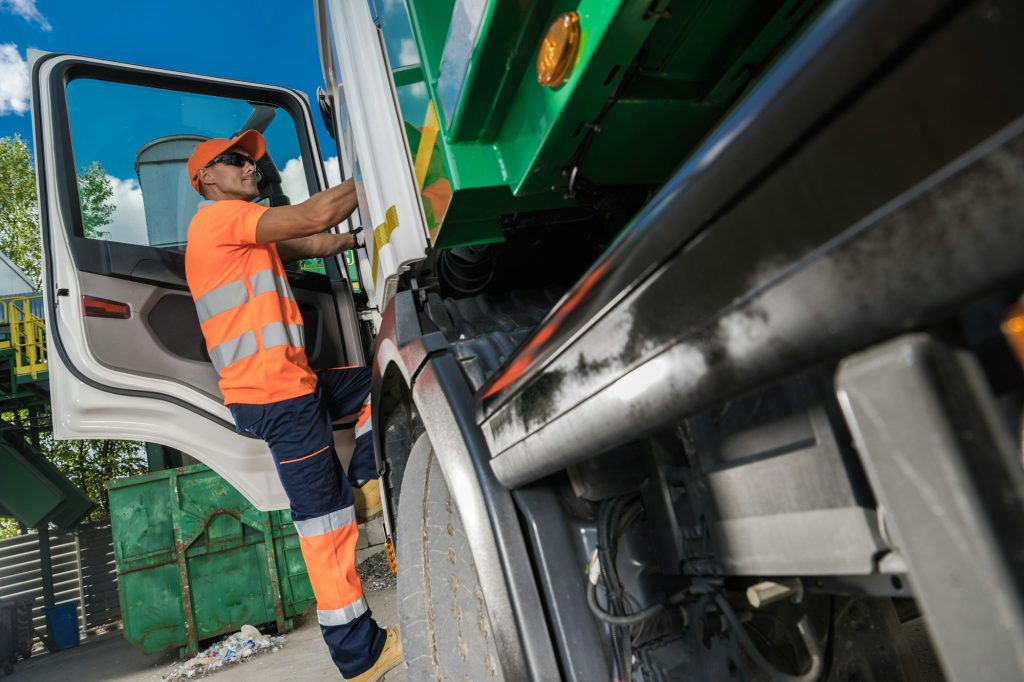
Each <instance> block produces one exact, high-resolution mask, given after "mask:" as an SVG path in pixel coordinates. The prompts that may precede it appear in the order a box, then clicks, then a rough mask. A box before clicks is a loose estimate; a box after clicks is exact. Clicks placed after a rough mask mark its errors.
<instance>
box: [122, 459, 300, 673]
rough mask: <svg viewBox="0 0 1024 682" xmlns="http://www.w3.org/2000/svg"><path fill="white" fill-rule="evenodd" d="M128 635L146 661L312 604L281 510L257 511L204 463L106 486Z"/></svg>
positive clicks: (286, 623) (281, 621)
mask: <svg viewBox="0 0 1024 682" xmlns="http://www.w3.org/2000/svg"><path fill="white" fill-rule="evenodd" d="M107 489H108V491H109V493H110V523H111V528H112V531H113V536H114V559H115V562H116V564H117V576H118V581H119V583H120V586H119V592H120V597H121V619H122V622H123V627H124V636H125V639H127V640H128V641H129V642H131V643H132V644H133V645H135V646H136V647H137V648H139V649H141V650H142V651H143V652H145V653H153V652H157V651H163V650H165V649H167V648H169V647H173V646H181V647H185V648H186V650H187V651H188V652H189V653H195V652H196V651H198V648H199V641H200V640H202V639H205V638H207V637H215V636H217V635H222V634H225V633H228V632H233V631H235V630H238V629H239V628H240V627H241V626H242V625H244V624H246V623H249V624H251V625H259V624H262V623H271V622H276V623H277V626H278V629H279V630H280V631H281V632H284V631H285V630H288V629H290V627H291V620H290V619H291V617H292V616H295V615H297V614H299V613H302V612H303V611H305V610H306V608H307V607H308V606H309V605H310V604H312V603H313V601H314V598H313V590H312V588H311V587H310V585H309V577H308V576H307V574H306V565H305V563H304V562H303V561H302V555H301V553H300V551H299V538H298V535H297V534H296V532H295V527H294V526H293V525H292V522H291V520H290V518H289V515H288V512H287V511H275V512H261V511H258V510H257V509H256V508H255V507H253V506H252V505H251V504H249V502H248V501H246V499H245V498H244V497H243V496H242V495H241V493H239V492H238V491H237V490H235V489H234V488H233V487H231V485H229V484H228V483H227V481H225V480H224V479H223V478H221V477H220V476H218V475H217V474H216V473H214V472H213V471H211V470H210V469H209V468H207V467H206V466H204V465H202V464H196V465H192V466H186V467H180V468H178V469H169V470H166V471H157V472H154V473H151V474H144V475H142V476H134V477H132V478H126V479H121V480H118V481H112V482H111V483H109V484H108V485H107Z"/></svg>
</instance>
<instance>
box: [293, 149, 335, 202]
mask: <svg viewBox="0 0 1024 682" xmlns="http://www.w3.org/2000/svg"><path fill="white" fill-rule="evenodd" d="M324 168H325V169H326V171H327V186H328V187H334V186H335V185H339V184H341V171H339V170H338V157H337V156H332V157H331V158H329V159H324ZM281 189H283V190H284V193H285V194H287V195H288V199H289V200H290V201H291V202H292V204H297V203H299V202H300V201H305V200H306V199H308V198H309V190H308V189H306V175H305V172H304V171H303V166H302V160H301V159H298V158H295V159H288V163H286V164H285V165H284V168H282V169H281Z"/></svg>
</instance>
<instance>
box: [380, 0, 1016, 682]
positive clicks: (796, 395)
mask: <svg viewBox="0 0 1024 682" xmlns="http://www.w3.org/2000/svg"><path fill="white" fill-rule="evenodd" d="M1022 37H1024V8H1022V7H1021V6H1020V5H1019V3H1013V2H975V3H942V2H901V3H892V2H849V3H836V4H834V5H833V6H832V7H830V8H829V9H828V10H827V11H825V12H823V13H822V15H821V16H819V17H818V18H817V19H816V20H815V22H814V23H813V25H811V26H810V27H809V28H808V29H807V31H806V32H805V33H804V34H803V35H802V36H801V37H800V39H799V41H797V42H796V43H795V45H794V46H793V47H792V48H791V49H790V50H789V51H788V52H787V53H786V54H785V55H784V56H782V57H781V58H780V59H779V61H778V63H776V64H775V65H774V67H773V68H772V70H771V71H769V72H768V73H767V75H765V76H764V78H763V80H762V81H761V82H760V83H759V84H758V86H757V87H756V88H754V89H753V90H752V91H751V92H750V93H749V94H748V95H747V96H746V97H745V98H743V99H742V100H741V101H740V102H739V103H738V104H737V105H736V106H735V107H734V108H733V109H732V110H731V111H730V112H729V113H728V115H727V116H726V117H725V118H724V119H723V120H722V121H721V123H720V124H719V125H718V126H717V127H716V128H715V129H714V131H713V132H711V134H710V135H709V136H708V137H706V139H704V141H703V142H702V144H700V146H699V147H698V148H697V149H696V151H695V152H694V153H693V154H692V155H690V156H689V157H688V158H687V159H686V160H685V163H684V164H683V165H682V166H681V168H679V169H678V171H676V172H675V173H674V174H672V175H671V177H670V178H669V179H668V180H667V182H665V183H664V185H663V186H662V187H661V188H660V189H659V190H658V191H657V193H656V195H654V196H653V198H651V199H650V200H649V201H648V202H647V203H646V205H645V206H644V207H643V208H642V209H641V210H640V211H639V212H638V213H637V215H636V216H635V217H634V218H633V219H632V220H631V222H629V224H628V226H627V227H626V228H625V229H624V230H623V231H622V232H621V233H620V234H618V236H617V237H616V238H615V240H614V242H613V243H612V244H611V246H610V247H609V248H608V249H607V250H606V251H605V252H604V253H603V254H602V255H601V256H600V257H599V258H598V259H597V261H596V263H594V264H593V265H591V266H590V267H588V268H587V269H586V270H585V274H584V275H583V276H582V278H581V279H580V280H579V281H578V282H577V284H576V285H575V286H573V287H572V288H570V289H569V290H568V292H567V293H565V294H564V295H563V296H561V297H560V298H557V296H551V295H550V294H549V293H548V292H546V291H541V292H540V293H538V294H530V293H528V292H527V291H526V287H525V286H523V280H526V279H529V280H532V282H533V283H534V284H538V283H539V284H541V285H543V284H544V283H545V282H544V272H543V271H538V270H534V269H532V268H531V262H530V258H529V256H528V255H524V252H522V251H520V252H518V253H517V255H515V256H514V257H512V256H510V258H515V259H516V264H517V266H518V267H519V268H520V272H521V274H522V278H521V279H520V280H518V281H517V282H516V283H515V284H512V285H505V286H504V288H502V287H500V286H495V287H492V290H489V291H485V292H484V293H481V294H477V295H473V296H461V297H458V296H447V297H446V296H444V293H445V292H444V291H442V290H440V288H431V287H430V286H428V285H424V282H423V281H422V280H421V281H420V282H416V281H415V280H413V282H412V283H411V284H409V285H407V286H406V287H405V288H403V287H402V286H400V287H399V291H398V293H397V295H396V296H395V298H394V299H393V300H392V301H391V303H390V304H389V305H388V306H387V308H386V309H385V310H384V311H383V321H382V324H381V326H380V329H379V333H378V335H377V337H376V347H375V354H374V391H373V399H374V406H375V409H374V419H375V430H374V433H375V434H377V437H378V438H379V456H380V458H381V468H382V470H383V471H384V476H385V477H386V479H387V480H388V482H389V486H390V491H391V498H390V507H391V509H392V511H391V513H392V515H393V524H394V525H393V528H394V530H395V533H396V535H397V550H398V552H397V555H398V567H399V568H398V570H399V597H400V602H399V604H400V609H401V615H402V624H403V631H402V632H403V639H404V641H405V644H406V654H407V660H408V665H409V666H410V673H409V674H410V675H411V677H412V678H414V679H428V678H437V677H440V678H443V679H464V678H465V679H474V680H480V679H492V678H504V679H510V680H517V679H526V678H533V679H554V678H558V677H562V678H566V679H578V680H598V679H623V680H624V679H635V680H678V679H708V680H732V679H736V680H744V679H748V680H818V679H821V680H826V679H827V680H903V679H906V680H923V679H928V680H930V679H937V678H939V677H941V676H942V674H943V673H944V674H945V676H947V677H948V678H949V679H957V680H1011V679H1021V678H1022V677H1024V608H1022V607H1024V602H1022V598H1024V591H1022V590H1024V476H1022V473H1024V472H1022V459H1021V406H1022V391H1021V389H1022V381H1021V380H1022V375H1021V365H1020V361H1021V360H1022V358H1021V356H1019V355H1017V356H1015V355H1014V354H1013V352H1012V348H1013V344H1014V343H1015V342H1014V339H1013V337H1014V335H1019V334H1020V331H1019V330H1020V328H1021V326H1020V319H1019V317H1014V315H1015V314H1017V315H1019V312H1016V313H1015V310H1017V309H1015V308H1014V304H1015V302H1016V301H1017V300H1018V299H1019V298H1020V296H1021V292H1022V275H1024V87H1022V85H1021V83H1022V81H1021V78H1020V74H1021V73H1022V72H1024V40H1022ZM657 140H658V131H657V130H652V131H650V144H651V145H656V144H657ZM527 253H528V252H527ZM565 255H566V257H567V258H572V257H573V254H572V253H571V250H570V251H568V252H567V253H566V254H565ZM499 258H500V256H499ZM554 298H557V303H555V304H554V306H553V307H551V303H552V302H553V299H554ZM1003 327H1005V330H1006V331H1005V333H1004V331H1002V330H1001V328H1003ZM1014 330H1016V331H1014ZM1018 338H1019V337H1018ZM925 633H927V634H925ZM940 664H941V670H942V672H941V673H940V671H939V667H940Z"/></svg>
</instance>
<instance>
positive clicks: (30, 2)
mask: <svg viewBox="0 0 1024 682" xmlns="http://www.w3.org/2000/svg"><path fill="white" fill-rule="evenodd" d="M0 9H2V10H6V11H8V12H13V13H14V14H17V15H18V16H19V17H21V18H22V19H24V20H25V21H34V22H35V23H37V24H39V28H41V29H43V30H44V31H49V30H51V29H52V28H53V27H52V26H50V22H49V21H47V20H46V17H44V16H43V15H42V14H41V13H40V12H39V10H38V9H36V0H0Z"/></svg>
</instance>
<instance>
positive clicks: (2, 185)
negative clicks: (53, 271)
mask: <svg viewBox="0 0 1024 682" xmlns="http://www.w3.org/2000/svg"><path fill="white" fill-rule="evenodd" d="M0 250H2V251H3V252H4V253H6V254H7V255H8V257H9V258H10V259H11V260H12V261H14V264H15V265H17V266H18V267H19V268H21V269H22V270H24V271H25V274H27V275H28V276H29V277H30V278H31V279H32V281H33V282H35V283H36V286H38V285H39V281H40V272H41V265H40V264H41V258H40V255H41V252H40V246H39V206H38V204H37V202H36V174H35V170H34V169H33V167H32V156H31V154H30V153H29V150H28V145H27V144H25V141H24V140H22V139H21V137H20V136H19V135H15V136H14V137H5V138H0Z"/></svg>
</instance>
